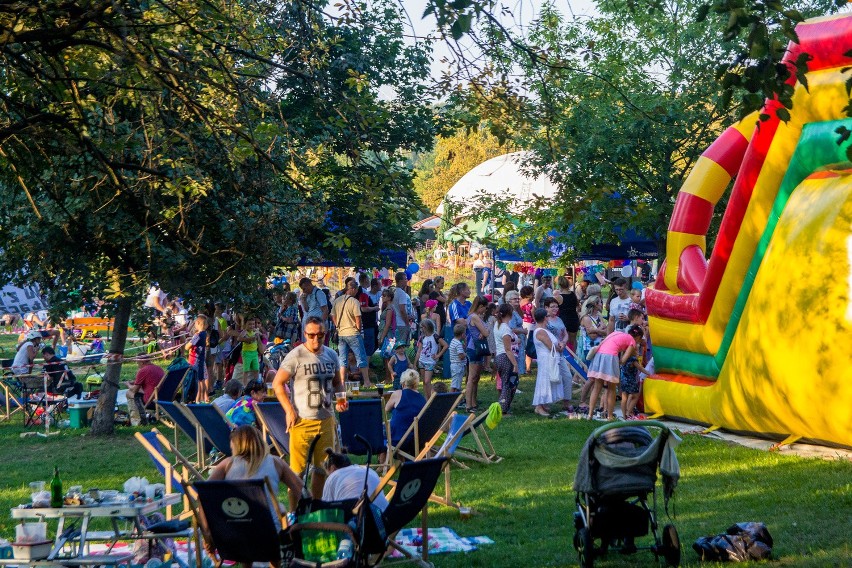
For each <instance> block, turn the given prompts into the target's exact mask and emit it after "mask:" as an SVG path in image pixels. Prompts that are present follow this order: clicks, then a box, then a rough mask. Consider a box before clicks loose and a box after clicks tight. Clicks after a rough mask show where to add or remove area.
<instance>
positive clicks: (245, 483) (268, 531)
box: [192, 479, 281, 564]
mask: <svg viewBox="0 0 852 568" xmlns="http://www.w3.org/2000/svg"><path fill="white" fill-rule="evenodd" d="M192 486H193V487H194V488H195V490H196V491H197V492H198V501H199V503H200V504H201V510H202V511H203V512H204V517H205V519H206V520H207V527H208V529H209V531H210V536H211V537H212V540H213V543H212V544H213V545H214V546H215V547H216V550H217V551H218V553H219V556H220V557H221V558H222V559H223V560H230V561H232V562H271V563H275V564H278V563H279V562H280V561H281V545H280V543H279V538H278V528H277V527H276V524H275V520H274V517H273V515H274V514H275V513H274V511H273V509H272V508H270V506H269V499H268V498H267V496H266V491H265V489H266V487H265V484H264V481H263V480H260V479H251V480H242V481H199V482H196V483H193V484H192Z"/></svg>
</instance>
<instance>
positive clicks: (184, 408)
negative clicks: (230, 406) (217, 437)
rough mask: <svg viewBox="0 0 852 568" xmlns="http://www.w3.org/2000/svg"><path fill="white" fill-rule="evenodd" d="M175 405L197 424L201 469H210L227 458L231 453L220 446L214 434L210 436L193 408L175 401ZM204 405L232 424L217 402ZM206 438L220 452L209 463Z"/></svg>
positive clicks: (225, 421) (196, 437)
mask: <svg viewBox="0 0 852 568" xmlns="http://www.w3.org/2000/svg"><path fill="white" fill-rule="evenodd" d="M175 406H176V407H177V408H178V409H179V410H180V411H181V412H182V413H183V415H184V416H185V417H186V419H187V420H189V421H190V422H192V423H193V424H194V425H195V432H196V436H195V439H196V444H197V446H198V447H197V451H198V455H199V460H200V461H201V464H202V467H201V469H209V468H211V467H213V466H214V465H216V464H217V463H219V462H220V461H222V460H223V459H225V458H226V457H228V455H229V454H228V453H225V452H224V451H223V450H222V449H221V448H219V446H218V445H217V444H216V442H215V441H214V440H213V438H212V436H210V434H208V433H207V431H206V430H205V429H204V426H203V425H202V424H201V422H200V421H199V420H198V418H197V417H196V416H195V414H193V413H192V409H190V408H188V405H186V404H182V403H179V402H175ZM204 406H205V407H206V408H212V409H214V411H215V412H216V414H218V415H219V416H220V417H221V418H222V421H223V422H224V423H225V424H227V425H229V426H231V423H230V421H228V417H227V416H225V413H224V412H222V409H221V408H219V407H218V406H216V405H215V404H211V405H204ZM204 440H207V441H208V442H210V445H211V446H213V448H214V449H216V451H217V452H218V455H217V456H216V458H215V459H213V460H212V461H211V462H210V463H207V456H206V452H205V451H204V445H205V442H204ZM228 451H229V452H230V448H229V450H228Z"/></svg>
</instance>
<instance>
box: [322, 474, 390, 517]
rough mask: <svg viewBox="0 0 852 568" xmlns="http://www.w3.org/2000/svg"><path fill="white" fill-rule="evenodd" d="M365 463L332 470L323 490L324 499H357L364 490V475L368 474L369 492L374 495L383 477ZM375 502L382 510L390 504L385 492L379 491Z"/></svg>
mask: <svg viewBox="0 0 852 568" xmlns="http://www.w3.org/2000/svg"><path fill="white" fill-rule="evenodd" d="M367 470H368V468H367V467H365V466H363V465H350V466H349V467H342V468H340V469H336V470H334V471H333V472H331V475H329V476H328V479H326V480H325V486H324V487H323V490H322V500H323V501H342V500H344V499H357V498H359V497H360V496H361V492H362V491H363V490H364V475H365V474H366V475H367V494H368V495H372V494H373V492H374V491H375V490H376V488H377V487H378V486H379V483H380V482H381V479H379V474H377V473H376V472H375V471H373V470H372V469H370V470H369V471H367ZM373 503H374V504H375V505H376V506H377V507H378V508H379V509H381V510H382V511H384V510H385V509H386V508H387V506H388V500H387V499H386V498H385V495H384V493H379V494H378V496H376V500H375V501H373Z"/></svg>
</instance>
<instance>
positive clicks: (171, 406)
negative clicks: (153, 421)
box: [157, 401, 213, 470]
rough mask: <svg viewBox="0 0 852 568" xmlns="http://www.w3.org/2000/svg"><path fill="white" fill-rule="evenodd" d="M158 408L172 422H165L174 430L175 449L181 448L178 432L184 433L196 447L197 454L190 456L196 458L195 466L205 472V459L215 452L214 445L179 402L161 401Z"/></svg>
mask: <svg viewBox="0 0 852 568" xmlns="http://www.w3.org/2000/svg"><path fill="white" fill-rule="evenodd" d="M157 408H158V411H159V412H162V413H163V415H164V416H165V417H168V421H171V424H170V425H169V424H168V421H165V420H164V422H166V424H167V425H169V426H170V427H171V428H173V429H174V447H175V448H178V447H179V444H178V431H180V432H183V433H184V434H185V435H186V437H187V438H189V439H190V440H192V443H193V445H194V446H195V453H194V454H190V456H194V457H195V462H194V463H195V466H196V467H197V468H198V469H201V470H203V469H204V457H205V456H206V455H207V454H209V453H210V452H211V451H212V450H213V445H212V444H211V443H210V442H209V441H207V440H206V439H205V437H204V436H203V435H202V434H201V433H200V432H199V431H198V425H197V423H196V422H194V421H193V420H190V419H189V418H187V416H186V412H184V411H183V409H182V408H181V405H180V403H178V402H165V401H159V402H158V403H157Z"/></svg>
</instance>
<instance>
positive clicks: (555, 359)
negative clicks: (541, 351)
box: [547, 345, 562, 383]
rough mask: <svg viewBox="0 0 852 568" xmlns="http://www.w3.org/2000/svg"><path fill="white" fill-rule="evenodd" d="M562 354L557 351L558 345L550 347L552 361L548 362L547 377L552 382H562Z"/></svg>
mask: <svg viewBox="0 0 852 568" xmlns="http://www.w3.org/2000/svg"><path fill="white" fill-rule="evenodd" d="M560 357H561V355H560V354H559V353H558V352H557V351H556V346H555V345H553V346H551V347H550V361H548V363H547V378H548V379H550V382H551V383H559V382H562V374H561V373H560V371H559V358H560Z"/></svg>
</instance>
